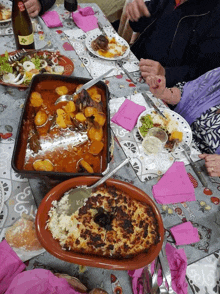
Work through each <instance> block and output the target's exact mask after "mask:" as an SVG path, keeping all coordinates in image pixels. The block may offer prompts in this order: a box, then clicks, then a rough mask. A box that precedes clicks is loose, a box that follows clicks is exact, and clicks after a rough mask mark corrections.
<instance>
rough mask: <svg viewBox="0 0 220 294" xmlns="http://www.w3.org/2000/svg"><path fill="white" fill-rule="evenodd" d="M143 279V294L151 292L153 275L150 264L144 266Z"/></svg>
mask: <svg viewBox="0 0 220 294" xmlns="http://www.w3.org/2000/svg"><path fill="white" fill-rule="evenodd" d="M142 280H143V291H144V293H143V294H148V293H151V289H152V275H151V269H150V264H148V265H146V266H145V267H144V269H143V273H142Z"/></svg>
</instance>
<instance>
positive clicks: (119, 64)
mask: <svg viewBox="0 0 220 294" xmlns="http://www.w3.org/2000/svg"><path fill="white" fill-rule="evenodd" d="M116 63H117V65H118V66H120V67H121V69H123V71H124V72H125V74H126V75H127V76H128V77H129V79H130V80H131V81H132V82H133V83H134V84H137V81H136V80H135V79H134V78H133V77H132V76H131V74H130V73H129V72H128V71H127V69H126V68H124V66H123V62H122V61H121V60H117V61H116Z"/></svg>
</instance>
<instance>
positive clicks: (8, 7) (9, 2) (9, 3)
mask: <svg viewBox="0 0 220 294" xmlns="http://www.w3.org/2000/svg"><path fill="white" fill-rule="evenodd" d="M1 4H2V5H3V6H4V7H5V8H7V9H9V10H11V6H12V2H11V1H8V0H2V1H1ZM9 21H11V18H9V19H4V20H0V23H5V22H9Z"/></svg>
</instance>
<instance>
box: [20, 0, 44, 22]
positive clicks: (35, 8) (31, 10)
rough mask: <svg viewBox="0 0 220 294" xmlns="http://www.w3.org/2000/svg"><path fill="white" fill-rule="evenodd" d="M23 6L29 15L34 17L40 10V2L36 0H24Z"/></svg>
mask: <svg viewBox="0 0 220 294" xmlns="http://www.w3.org/2000/svg"><path fill="white" fill-rule="evenodd" d="M24 4H25V7H26V9H27V12H28V14H29V16H30V17H32V18H33V17H36V16H38V15H39V13H40V11H41V4H40V2H39V1H38V0H24Z"/></svg>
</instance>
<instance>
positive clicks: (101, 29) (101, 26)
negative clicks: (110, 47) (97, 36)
mask: <svg viewBox="0 0 220 294" xmlns="http://www.w3.org/2000/svg"><path fill="white" fill-rule="evenodd" d="M98 27H99V29H100V31H101V32H102V34H103V35H104V36H107V34H106V32H105V30H104V28H103V25H102V24H101V23H100V22H99V21H98Z"/></svg>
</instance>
